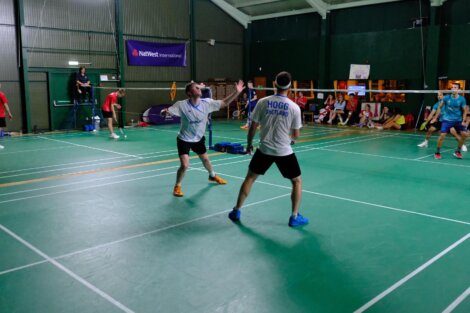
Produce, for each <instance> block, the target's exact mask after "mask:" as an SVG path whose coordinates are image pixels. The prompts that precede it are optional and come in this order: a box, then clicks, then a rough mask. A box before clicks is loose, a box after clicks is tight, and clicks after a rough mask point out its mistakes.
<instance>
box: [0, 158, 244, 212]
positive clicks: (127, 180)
mask: <svg viewBox="0 0 470 313" xmlns="http://www.w3.org/2000/svg"><path fill="white" fill-rule="evenodd" d="M234 158H239V157H234ZM227 159H229V158H227ZM246 161H249V159H247V160H241V161H235V162H227V163H223V164H216V165H214V166H220V165H229V164H235V163H240V162H246ZM195 169H196V168H190V169H188V171H191V170H195ZM175 173H176V172H170V173H164V174H157V175H150V176H142V177H137V178H132V179H124V180H118V181H113V182H109V183H104V184H97V185H91V186H84V187H80V188H74V189H72V190H61V191H56V192H50V193H44V194H39V195H33V196H27V197H22V198H15V199H8V200H3V201H0V204H2V203H10V202H16V201H21V200H28V199H34V198H40V197H46V196H52V195H57V194H62V193H69V192H75V191H78V190H86V189H90V188H96V187H103V186H110V185H115V184H120V183H127V182H131V181H138V180H143V179H149V178H154V177H159V176H166V175H174V174H175ZM82 183H86V181H83V182H82ZM44 189H46V187H44Z"/></svg>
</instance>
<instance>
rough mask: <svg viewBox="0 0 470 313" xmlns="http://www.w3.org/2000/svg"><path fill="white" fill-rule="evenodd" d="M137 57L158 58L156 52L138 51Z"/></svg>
mask: <svg viewBox="0 0 470 313" xmlns="http://www.w3.org/2000/svg"><path fill="white" fill-rule="evenodd" d="M139 57H151V58H158V52H153V51H140V50H139Z"/></svg>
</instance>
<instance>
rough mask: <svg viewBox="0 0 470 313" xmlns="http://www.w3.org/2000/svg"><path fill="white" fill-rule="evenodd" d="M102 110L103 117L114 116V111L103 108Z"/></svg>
mask: <svg viewBox="0 0 470 313" xmlns="http://www.w3.org/2000/svg"><path fill="white" fill-rule="evenodd" d="M101 112H102V113H103V118H113V112H112V111H104V110H101Z"/></svg>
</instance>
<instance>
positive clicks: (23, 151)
mask: <svg viewBox="0 0 470 313" xmlns="http://www.w3.org/2000/svg"><path fill="white" fill-rule="evenodd" d="M70 148H74V147H71V146H60V147H55V148H53V147H51V148H43V149H31V150H18V151H9V150H7V152H2V153H0V156H2V155H6V154H17V153H26V152H38V151H49V150H59V149H70Z"/></svg>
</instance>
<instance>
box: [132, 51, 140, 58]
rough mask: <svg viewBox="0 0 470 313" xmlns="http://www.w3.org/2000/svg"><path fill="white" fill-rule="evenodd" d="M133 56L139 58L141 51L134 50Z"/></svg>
mask: <svg viewBox="0 0 470 313" xmlns="http://www.w3.org/2000/svg"><path fill="white" fill-rule="evenodd" d="M132 56H134V57H138V56H139V51H137V49H134V50H132Z"/></svg>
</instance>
